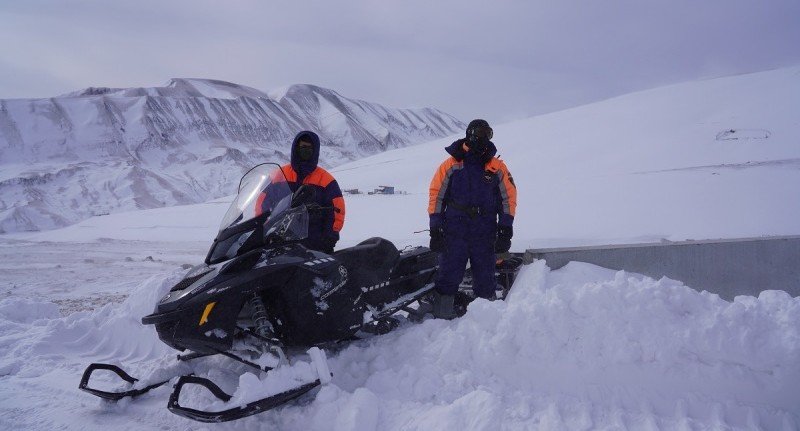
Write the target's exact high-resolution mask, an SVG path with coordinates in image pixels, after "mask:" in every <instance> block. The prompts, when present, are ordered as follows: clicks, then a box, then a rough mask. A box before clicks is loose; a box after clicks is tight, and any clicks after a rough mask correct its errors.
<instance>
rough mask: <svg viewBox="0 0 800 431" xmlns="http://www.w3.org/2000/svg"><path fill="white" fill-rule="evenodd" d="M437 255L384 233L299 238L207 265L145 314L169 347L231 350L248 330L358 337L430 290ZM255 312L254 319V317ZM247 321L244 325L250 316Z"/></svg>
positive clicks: (295, 337)
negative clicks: (349, 240) (329, 250)
mask: <svg viewBox="0 0 800 431" xmlns="http://www.w3.org/2000/svg"><path fill="white" fill-rule="evenodd" d="M436 264H437V256H436V254H435V253H433V252H431V251H430V250H428V249H427V248H424V247H418V248H414V249H411V250H408V251H404V252H402V253H400V252H398V250H397V249H396V248H395V246H394V245H393V244H392V243H391V242H389V241H387V240H385V239H382V238H372V239H369V240H366V241H364V242H362V243H360V244H358V245H357V246H355V247H351V248H347V249H343V250H340V251H337V252H336V253H334V254H333V255H327V254H325V253H322V252H319V251H313V250H309V249H307V248H305V247H304V246H303V245H301V244H299V243H295V244H289V245H283V246H279V247H275V248H266V247H262V248H257V249H254V250H251V251H249V252H247V253H244V254H243V255H241V256H238V257H236V258H235V259H231V260H230V261H227V262H223V263H218V264H213V265H199V266H197V267H195V268H193V269H192V270H191V271H190V272H189V274H188V275H187V277H186V278H185V279H184V280H182V281H181V282H179V283H178V284H177V285H175V287H173V288H172V289H171V291H170V292H169V294H167V296H165V297H164V298H162V300H161V301H160V302H159V303H158V305H157V306H156V311H155V312H154V313H153V314H150V315H148V316H145V317H144V318H143V319H142V323H144V324H152V325H155V326H156V330H157V332H158V336H159V337H160V338H161V340H162V341H164V342H165V343H166V344H168V345H169V346H171V347H173V348H175V349H178V350H184V349H188V350H191V351H194V352H197V353H207V354H213V353H219V352H220V351H229V350H231V348H232V347H233V342H234V339H235V337H236V336H237V335H241V334H239V333H240V332H241V331H242V330H243V329H251V330H253V331H254V332H256V331H258V329H261V328H256V327H254V326H253V325H255V321H254V320H255V319H254V318H253V317H252V316H253V314H254V313H256V311H257V310H256V308H258V307H259V304H258V303H260V305H263V307H264V310H265V311H266V318H267V319H268V320H267V322H266V324H265V325H264V327H265V328H268V330H269V331H268V332H265V333H262V334H261V335H262V336H265V337H267V338H271V339H274V340H276V341H279V342H280V344H281V345H282V346H285V347H299V346H316V345H323V344H328V343H331V342H336V341H341V340H346V339H351V338H352V337H353V336H354V335H355V334H356V333H357V332H358V331H359V330H361V329H362V328H363V327H364V326H365V325H372V324H374V322H376V321H379V320H381V319H384V318H386V317H389V316H391V315H392V314H394V313H395V312H397V311H398V310H399V309H400V308H402V307H404V306H405V305H407V304H408V303H410V302H413V301H415V300H417V299H418V298H419V297H420V296H422V295H424V294H426V293H427V292H428V291H429V290H430V289H431V288H432V283H433V276H434V274H435V271H436ZM248 317H250V321H248ZM243 321H244V322H246V323H245V324H246V325H247V326H245V327H241V326H237V325H241V324H242V322H243Z"/></svg>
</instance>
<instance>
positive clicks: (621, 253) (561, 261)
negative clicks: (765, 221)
mask: <svg viewBox="0 0 800 431" xmlns="http://www.w3.org/2000/svg"><path fill="white" fill-rule="evenodd" d="M526 254H527V255H529V256H531V255H532V257H533V258H535V259H544V260H545V261H546V262H547V265H548V266H549V267H550V268H551V269H558V268H561V267H562V266H564V265H566V264H567V263H568V262H570V261H579V262H588V263H592V264H595V265H599V266H602V267H605V268H610V269H616V270H625V271H630V272H637V273H640V274H644V275H647V276H650V277H653V278H661V277H662V276H666V277H669V278H671V279H674V280H680V281H682V282H683V283H684V284H686V285H687V286H690V287H692V288H694V289H697V290H707V291H709V292H712V293H716V294H718V295H720V296H721V297H722V298H724V299H727V300H731V299H733V298H734V297H735V296H736V295H752V296H758V294H759V292H761V291H764V290H784V291H786V292H788V293H789V294H790V295H792V296H794V297H796V296H800V236H782V237H762V238H742V239H729V240H704V241H682V242H669V241H666V242H661V243H652V244H623V245H607V246H592V247H569V248H550V249H531V250H528V251H527V253H526Z"/></svg>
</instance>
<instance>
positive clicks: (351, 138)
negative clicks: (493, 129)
mask: <svg viewBox="0 0 800 431" xmlns="http://www.w3.org/2000/svg"><path fill="white" fill-rule="evenodd" d="M464 127H465V125H464V123H463V122H461V121H460V120H458V119H456V118H454V117H452V116H451V115H449V114H446V113H444V112H442V111H439V110H436V109H432V108H418V109H398V108H389V107H385V106H383V105H380V104H375V103H371V102H366V101H362V100H356V99H349V98H347V97H344V96H342V95H341V94H339V93H338V92H336V91H334V90H330V89H326V88H323V87H319V86H314V85H310V84H297V85H292V86H289V87H286V91H285V93H284V94H283V95H282V97H281V98H280V100H276V99H273V98H270V97H269V96H268V94H267V93H265V92H262V91H260V90H257V89H254V88H251V87H246V86H241V85H238V84H233V83H229V82H225V81H219V80H209V79H187V78H174V79H171V80H170V81H169V82H168V83H167V85H166V86H164V87H150V88H109V87H89V88H85V89H82V90H78V91H75V92H72V93H68V94H66V95H62V96H58V97H52V98H44V99H7V100H0V233H2V232H13V231H21V230H41V229H51V228H56V227H62V226H65V225H67V224H70V223H74V222H76V221H80V220H83V219H85V218H86V217H89V216H91V215H93V214H98V213H111V212H115V211H119V210H132V209H146V208H154V207H158V206H168V205H175V204H186V203H197V202H203V201H206V200H209V199H213V198H216V197H220V196H224V195H227V194H231V193H233V192H234V191H235V190H233V188H234V187H235V185H236V184H237V183H238V182H237V180H238V178H239V176H240V175H241V174H242V173H243V172H244V170H246V169H248V168H250V167H252V166H253V165H255V164H257V163H261V162H264V161H274V162H287V161H288V159H289V144H290V143H291V140H292V138H293V137H294V135H295V134H296V133H297V132H299V131H300V130H311V131H314V132H316V133H317V134H319V135H320V139H321V141H322V145H323V148H322V152H321V157H320V160H321V165H323V166H326V167H330V166H335V165H337V164H341V163H344V162H347V161H352V160H356V159H358V158H360V157H364V156H367V155H371V154H376V153H379V152H382V151H385V150H388V149H394V148H402V147H405V146H409V145H413V144H417V143H421V142H426V141H429V140H432V139H437V138H440V137H443V136H448V135H451V134H454V133H459V132H461V131H462V130H463V129H464ZM54 172H56V173H57V174H56V175H48V174H53V173H54Z"/></svg>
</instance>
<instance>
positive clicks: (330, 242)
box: [320, 236, 339, 254]
mask: <svg viewBox="0 0 800 431" xmlns="http://www.w3.org/2000/svg"><path fill="white" fill-rule="evenodd" d="M338 241H339V238H337V237H335V236H327V237H325V238H322V240H320V245H321V250H320V251H321V252H323V253H326V254H333V248H334V247H336V243H337V242H338Z"/></svg>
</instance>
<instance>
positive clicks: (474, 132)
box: [469, 126, 494, 139]
mask: <svg viewBox="0 0 800 431" xmlns="http://www.w3.org/2000/svg"><path fill="white" fill-rule="evenodd" d="M469 134H470V136H475V137H476V138H486V139H492V136H494V131H493V130H492V128H491V127H486V126H478V127H473V128H472V129H470V131H469Z"/></svg>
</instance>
